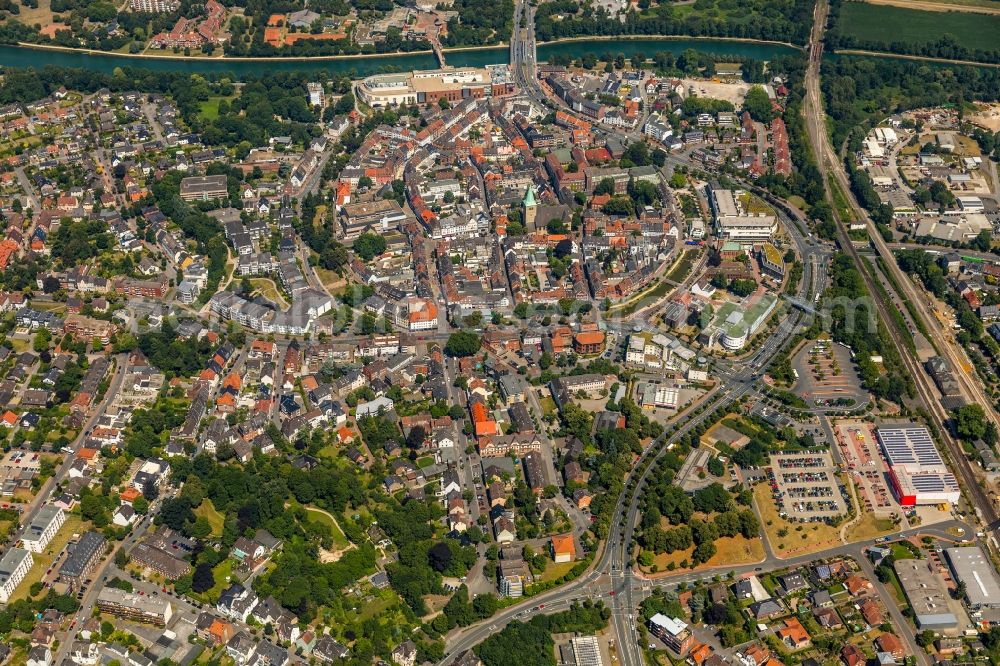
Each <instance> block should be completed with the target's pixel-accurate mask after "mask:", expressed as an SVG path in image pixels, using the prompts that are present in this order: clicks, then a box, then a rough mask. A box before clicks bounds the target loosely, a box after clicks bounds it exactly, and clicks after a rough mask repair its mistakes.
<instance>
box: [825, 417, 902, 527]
mask: <svg viewBox="0 0 1000 666" xmlns="http://www.w3.org/2000/svg"><path fill="white" fill-rule="evenodd" d="M835 433H836V436H837V446H838V447H839V450H840V453H841V457H842V458H843V459H844V465H845V466H846V467H847V469H848V471H849V472H850V474H851V478H852V479H854V483H855V485H856V486H857V488H858V500H859V501H860V502H861V507H862V509H864V510H865V511H869V512H872V513H874V514H876V515H881V516H888V515H891V514H894V513H899V512H900V507H899V504H898V503H897V502H896V499H895V498H894V497H893V495H892V491H891V489H890V488H889V483H888V477H887V476H886V474H887V469H886V466H885V462H884V461H883V459H882V456H881V454H880V453H879V450H878V444H877V443H876V441H875V428H874V426H873V425H872V424H870V423H865V422H864V421H841V422H840V423H838V424H837V426H836V429H835Z"/></svg>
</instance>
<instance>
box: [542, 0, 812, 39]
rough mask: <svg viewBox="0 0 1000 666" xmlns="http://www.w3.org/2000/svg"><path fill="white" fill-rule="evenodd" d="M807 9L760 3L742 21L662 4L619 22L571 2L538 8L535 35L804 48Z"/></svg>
mask: <svg viewBox="0 0 1000 666" xmlns="http://www.w3.org/2000/svg"><path fill="white" fill-rule="evenodd" d="M811 9H812V6H811V4H810V3H808V2H801V1H799V0H796V1H795V2H793V3H791V6H789V3H776V2H771V1H770V0H760V1H758V2H757V3H755V6H754V7H753V8H752V9H751V10H750V11H749V12H747V14H746V15H743V16H739V17H738V18H737V16H735V14H736V12H719V11H718V10H714V11H711V12H709V11H706V12H702V11H698V9H697V8H696V9H695V11H690V12H688V11H684V12H681V11H678V10H677V9H675V8H674V7H673V6H672V5H671V4H668V3H663V4H660V5H658V6H656V7H655V8H652V9H650V10H649V11H644V12H641V13H636V12H635V11H630V12H628V13H627V14H626V15H625V20H624V21H621V20H619V18H618V17H617V16H611V15H609V14H608V13H607V12H606V11H605V9H604V8H603V7H598V8H597V9H594V8H593V6H591V5H582V6H581V5H580V4H579V3H577V2H573V1H572V0H559V1H557V2H547V3H544V4H542V5H541V6H540V7H539V8H538V12H537V14H536V16H535V31H536V34H537V36H538V39H539V40H541V41H549V40H552V39H560V38H566V37H581V36H590V35H691V36H694V37H742V38H753V39H770V40H778V41H787V42H793V43H797V44H804V43H805V42H806V41H807V40H808V38H809V26H810V25H811V16H810V12H811Z"/></svg>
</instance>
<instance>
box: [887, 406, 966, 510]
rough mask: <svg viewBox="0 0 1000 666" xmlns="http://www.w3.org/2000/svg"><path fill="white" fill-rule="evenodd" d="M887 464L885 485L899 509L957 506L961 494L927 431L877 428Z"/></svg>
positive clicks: (914, 427)
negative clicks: (927, 505) (904, 507)
mask: <svg viewBox="0 0 1000 666" xmlns="http://www.w3.org/2000/svg"><path fill="white" fill-rule="evenodd" d="M875 436H876V438H877V439H878V443H879V447H880V448H881V449H882V453H883V455H885V459H886V462H888V464H889V482H890V484H891V485H892V489H893V492H894V493H895V494H896V499H898V500H899V503H900V504H901V505H902V506H916V505H919V504H941V503H944V502H950V503H952V504H954V503H956V502H958V500H959V498H960V497H961V490H960V488H959V486H958V480H957V479H956V478H955V475H954V474H952V473H951V472H949V471H948V467H947V466H946V465H945V463H944V460H942V458H941V454H940V453H938V450H937V447H936V446H935V445H934V440H933V439H932V438H931V435H930V433H929V432H928V431H927V428H924V427H921V426H902V427H889V428H879V429H878V430H877V431H876V433H875Z"/></svg>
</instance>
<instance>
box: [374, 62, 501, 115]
mask: <svg viewBox="0 0 1000 666" xmlns="http://www.w3.org/2000/svg"><path fill="white" fill-rule="evenodd" d="M355 90H356V92H357V94H358V97H359V98H360V99H361V101H363V102H364V103H365V104H367V105H368V106H371V107H375V108H378V107H384V106H398V105H400V104H425V103H427V102H437V101H438V100H439V99H441V98H444V99H446V100H448V101H449V102H461V101H462V100H465V99H481V98H486V97H493V96H495V95H496V96H499V95H505V94H509V93H511V92H513V90H514V84H513V82H512V81H511V80H510V77H509V76H508V75H507V73H506V67H490V68H481V67H462V68H445V69H432V70H423V71H413V72H399V73H395V74H375V75H374V76H369V77H367V78H365V79H363V80H362V81H361V82H360V83H359V84H358V85H357V87H356V88H355Z"/></svg>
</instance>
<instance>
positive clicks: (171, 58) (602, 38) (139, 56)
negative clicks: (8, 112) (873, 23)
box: [10, 35, 805, 63]
mask: <svg viewBox="0 0 1000 666" xmlns="http://www.w3.org/2000/svg"><path fill="white" fill-rule="evenodd" d="M672 41H673V42H691V43H694V44H705V43H706V42H720V43H727V42H731V43H735V44H758V45H761V46H778V47H784V48H788V49H794V50H797V51H803V50H805V49H804V47H802V46H799V45H797V44H793V43H791V42H782V41H777V40H770V39H752V38H749V37H695V36H692V35H593V36H582V37H563V38H560V39H553V40H550V41H547V42H538V48H539V49H543V48H546V47H555V46H559V45H561V44H578V43H580V42H599V43H605V42H628V43H634V42H653V43H655V42H672ZM10 46H12V47H15V48H24V49H30V50H37V51H54V52H58V53H67V54H78V55H86V56H97V57H105V58H130V59H134V60H138V61H141V60H154V61H168V62H204V63H226V62H243V63H245V62H251V63H264V62H271V63H274V62H278V63H281V62H292V63H295V62H340V61H343V62H350V61H352V60H365V59H372V58H407V57H411V56H433V55H434V51H433V49H420V50H418V51H397V52H394V53H351V54H342V55H317V56H273V57H266V56H207V55H179V54H176V53H146V52H144V53H119V52H113V51H100V50H97V49H86V48H78V47H73V46H61V45H58V44H35V43H34V42H18V43H17V44H16V45H10ZM508 48H510V44H508V43H507V42H500V43H499V44H492V45H489V46H453V47H449V48H444V49H442V50H443V52H444V54H445V56H446V58H447V56H448V54H450V53H471V52H490V51H502V50H506V49H508Z"/></svg>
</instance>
